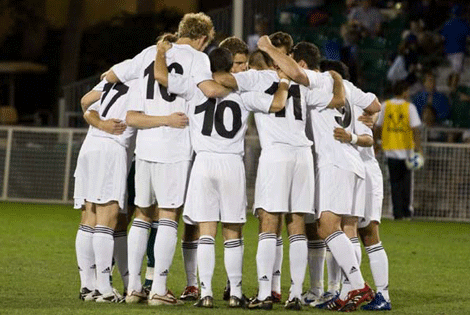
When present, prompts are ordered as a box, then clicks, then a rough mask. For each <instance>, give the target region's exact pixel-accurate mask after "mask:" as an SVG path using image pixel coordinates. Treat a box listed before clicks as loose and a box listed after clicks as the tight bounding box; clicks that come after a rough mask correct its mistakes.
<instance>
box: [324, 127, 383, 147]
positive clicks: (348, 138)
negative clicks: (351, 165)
mask: <svg viewBox="0 0 470 315" xmlns="http://www.w3.org/2000/svg"><path fill="white" fill-rule="evenodd" d="M333 135H334V137H335V139H336V140H338V141H339V142H343V143H351V144H355V145H357V146H359V147H371V146H372V145H373V144H374V139H373V138H372V137H371V136H369V135H356V134H354V133H350V132H349V131H346V130H345V129H343V128H339V127H337V128H335V130H334V134H333Z"/></svg>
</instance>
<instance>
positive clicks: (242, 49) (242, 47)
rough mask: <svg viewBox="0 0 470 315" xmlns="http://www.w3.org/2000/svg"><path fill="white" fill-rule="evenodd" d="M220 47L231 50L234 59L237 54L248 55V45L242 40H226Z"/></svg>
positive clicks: (230, 38) (231, 38)
mask: <svg viewBox="0 0 470 315" xmlns="http://www.w3.org/2000/svg"><path fill="white" fill-rule="evenodd" d="M219 47H221V48H226V49H228V50H230V52H231V53H232V55H233V56H234V57H235V55H236V54H243V55H248V45H247V44H246V43H245V42H244V41H242V40H241V39H240V38H238V37H235V36H232V37H227V38H226V39H224V40H223V41H222V42H221V43H220V44H219Z"/></svg>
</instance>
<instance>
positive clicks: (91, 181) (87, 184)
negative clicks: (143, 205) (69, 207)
mask: <svg viewBox="0 0 470 315" xmlns="http://www.w3.org/2000/svg"><path fill="white" fill-rule="evenodd" d="M128 169H129V168H128V159H127V152H126V149H125V148H124V147H123V146H122V145H120V144H118V143H117V142H116V141H114V140H112V139H109V138H102V137H93V136H90V137H87V140H86V142H84V143H83V145H82V148H81V149H80V153H79V155H78V159H77V167H76V169H75V173H74V177H75V188H74V199H75V206H74V207H75V208H76V209H80V208H81V207H82V206H83V205H84V204H85V201H89V202H92V203H95V204H105V203H108V202H110V201H117V202H118V204H119V208H120V210H119V211H120V212H122V213H126V207H125V206H126V189H127V173H128Z"/></svg>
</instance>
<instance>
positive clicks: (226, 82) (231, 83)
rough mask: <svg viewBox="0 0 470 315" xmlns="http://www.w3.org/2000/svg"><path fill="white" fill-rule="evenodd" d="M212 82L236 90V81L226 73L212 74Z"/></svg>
mask: <svg viewBox="0 0 470 315" xmlns="http://www.w3.org/2000/svg"><path fill="white" fill-rule="evenodd" d="M212 77H213V78H214V81H215V82H217V83H219V84H220V85H222V86H225V87H226V88H228V89H231V90H235V91H236V90H238V84H237V80H236V79H235V77H234V76H233V74H231V73H228V72H214V73H213V74H212Z"/></svg>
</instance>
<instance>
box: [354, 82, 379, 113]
mask: <svg viewBox="0 0 470 315" xmlns="http://www.w3.org/2000/svg"><path fill="white" fill-rule="evenodd" d="M349 87H350V89H351V103H352V104H353V105H355V106H359V108H361V109H365V108H366V107H367V106H369V105H370V104H371V103H372V102H373V101H374V100H375V99H376V96H375V94H374V93H370V92H369V93H365V92H363V91H362V90H361V89H359V88H357V87H356V86H354V85H353V84H349Z"/></svg>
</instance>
